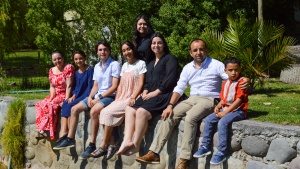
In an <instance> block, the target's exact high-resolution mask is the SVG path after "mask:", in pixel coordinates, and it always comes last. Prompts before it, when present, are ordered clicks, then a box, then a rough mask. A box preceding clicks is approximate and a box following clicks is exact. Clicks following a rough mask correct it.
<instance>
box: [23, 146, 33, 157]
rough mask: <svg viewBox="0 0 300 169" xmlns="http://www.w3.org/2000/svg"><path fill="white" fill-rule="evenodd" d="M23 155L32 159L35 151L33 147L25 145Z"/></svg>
mask: <svg viewBox="0 0 300 169" xmlns="http://www.w3.org/2000/svg"><path fill="white" fill-rule="evenodd" d="M25 157H26V158H27V159H28V160H32V159H34V157H35V151H34V149H33V148H32V147H26V149H25Z"/></svg>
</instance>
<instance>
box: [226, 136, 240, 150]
mask: <svg viewBox="0 0 300 169" xmlns="http://www.w3.org/2000/svg"><path fill="white" fill-rule="evenodd" d="M241 148H242V146H241V143H240V142H239V141H238V140H237V138H236V137H235V136H232V138H231V141H230V144H229V145H228V149H229V150H230V151H239V150H240V149H241Z"/></svg>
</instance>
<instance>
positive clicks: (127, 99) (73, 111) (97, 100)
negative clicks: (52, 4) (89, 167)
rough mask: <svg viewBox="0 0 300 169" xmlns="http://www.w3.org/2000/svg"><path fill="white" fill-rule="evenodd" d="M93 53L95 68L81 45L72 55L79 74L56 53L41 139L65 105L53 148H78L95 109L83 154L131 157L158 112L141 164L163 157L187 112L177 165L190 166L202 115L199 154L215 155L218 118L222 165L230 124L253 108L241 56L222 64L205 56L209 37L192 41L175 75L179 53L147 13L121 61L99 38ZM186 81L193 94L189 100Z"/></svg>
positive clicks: (39, 109)
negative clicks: (83, 118)
mask: <svg viewBox="0 0 300 169" xmlns="http://www.w3.org/2000/svg"><path fill="white" fill-rule="evenodd" d="M95 51H96V53H97V55H98V57H99V59H100V62H99V63H97V64H96V65H95V67H94V68H92V67H91V66H89V65H87V64H86V55H85V54H84V52H83V51H81V50H78V51H75V52H74V53H73V55H72V57H73V60H74V63H75V65H76V66H77V67H78V70H77V71H76V72H75V68H74V67H73V66H72V65H70V64H65V63H64V55H63V54H62V53H61V52H59V51H54V52H53V53H52V54H51V57H52V62H53V64H54V67H52V68H51V69H50V70H49V80H50V95H48V96H47V97H46V98H45V99H44V100H42V101H39V102H37V104H36V124H37V129H38V132H37V136H36V137H38V138H40V137H47V136H48V135H49V136H50V138H51V139H54V136H55V134H54V133H55V132H56V130H57V127H56V124H57V116H58V112H60V108H61V117H62V118H61V130H60V133H59V138H58V139H57V146H55V147H53V149H54V150H61V149H64V148H68V147H74V146H75V132H76V128H77V124H78V119H79V114H80V113H81V112H83V111H85V110H90V121H91V125H90V126H91V136H90V143H89V145H88V147H87V148H86V149H85V151H84V152H83V153H82V154H81V155H80V159H87V158H89V157H101V156H106V159H110V158H111V157H113V155H114V154H115V153H116V154H118V155H133V154H135V153H137V152H139V147H140V143H141V140H142V138H143V136H144V135H145V132H146V131H147V128H148V122H149V120H151V119H152V118H153V117H155V116H159V115H160V116H161V119H162V123H161V125H160V127H159V129H158V132H157V134H156V136H155V138H154V140H153V142H152V145H151V147H150V149H149V152H148V153H147V154H146V155H144V156H140V157H136V161H138V162H141V163H148V164H155V163H160V157H159V153H160V152H161V150H162V148H163V147H164V145H165V143H166V142H167V140H168V137H169V136H170V134H171V132H172V130H173V129H174V127H175V126H176V125H177V124H178V122H179V121H180V120H181V119H182V118H183V117H185V116H186V117H185V126H184V135H183V140H182V144H181V152H180V160H179V163H178V165H177V167H176V168H178V169H179V168H188V161H189V160H190V159H191V158H192V147H193V144H194V140H195V136H196V130H197V124H198V121H199V120H201V119H203V118H204V117H206V116H207V118H206V120H205V127H204V133H203V135H204V138H203V141H202V145H201V147H200V148H199V150H198V151H197V152H196V153H195V154H194V155H193V157H195V158H200V157H204V156H206V155H209V154H211V151H210V149H211V141H212V138H211V137H212V135H213V132H214V129H215V126H216V124H218V132H219V146H218V152H217V153H215V155H214V156H213V158H212V160H211V163H212V164H219V163H221V162H223V161H224V160H225V159H226V157H227V137H228V128H229V125H230V124H231V123H232V122H234V121H238V120H242V119H244V118H245V117H246V110H247V106H248V103H247V102H248V95H247V86H248V84H249V79H248V78H241V77H240V75H239V73H240V71H241V64H240V62H239V61H238V60H237V59H236V58H230V59H228V60H226V62H225V66H224V64H223V63H222V62H220V61H218V60H215V59H213V58H210V57H209V56H208V55H207V45H206V43H205V42H204V41H203V40H201V39H194V40H192V42H191V43H190V52H189V54H190V55H191V57H192V58H193V61H191V62H190V63H188V64H187V65H186V66H184V68H183V70H182V72H181V74H180V77H179V80H178V81H177V79H178V69H179V65H178V62H177V59H176V58H175V57H174V56H173V55H172V54H170V51H169V48H168V45H167V43H166V41H165V39H164V37H163V36H162V35H161V34H159V33H155V32H154V30H153V28H152V26H151V24H150V22H149V20H148V19H147V18H146V17H145V16H144V15H141V16H139V17H138V18H137V19H136V22H135V24H134V35H133V42H130V41H125V42H123V43H122V44H121V47H120V53H121V55H122V56H123V57H124V58H125V59H126V62H125V63H124V64H123V65H122V67H121V66H120V65H119V63H118V62H117V61H115V60H113V59H112V58H111V57H110V53H111V47H110V45H109V44H108V43H107V42H104V41H102V42H99V43H98V44H97V45H96V47H95ZM223 80H224V82H223V84H222V81H223ZM225 80H226V81H225ZM188 85H190V97H189V98H188V99H186V100H183V99H181V98H182V95H183V94H184V90H185V89H186V88H187V87H188ZM73 86H75V87H73ZM221 86H222V90H221ZM219 98H220V99H221V100H220V101H219ZM212 112H215V113H212ZM124 119H125V120H124ZM123 121H125V130H124V138H123V142H122V144H121V145H120V146H119V145H118V143H117V141H116V140H115V139H114V137H113V130H114V128H115V127H116V126H119V125H120V124H121V123H122V122H123ZM99 123H100V124H102V125H103V127H104V136H103V140H102V142H101V143H100V145H99V146H98V148H96V137H97V133H98V128H99Z"/></svg>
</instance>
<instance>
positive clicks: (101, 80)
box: [93, 57, 121, 98]
mask: <svg viewBox="0 0 300 169" xmlns="http://www.w3.org/2000/svg"><path fill="white" fill-rule="evenodd" d="M101 65H102V62H101V61H100V62H99V63H97V64H96V66H95V68H94V75H93V80H96V81H97V82H98V92H97V94H96V95H95V98H96V97H98V96H99V94H102V93H104V92H105V91H106V90H108V89H109V88H110V87H111V86H112V79H113V77H115V78H120V70H121V67H120V64H119V63H118V62H117V61H115V60H113V59H112V58H111V57H109V58H108V59H107V61H106V63H105V64H104V68H103V69H102V66H101ZM114 95H115V93H113V94H112V96H114Z"/></svg>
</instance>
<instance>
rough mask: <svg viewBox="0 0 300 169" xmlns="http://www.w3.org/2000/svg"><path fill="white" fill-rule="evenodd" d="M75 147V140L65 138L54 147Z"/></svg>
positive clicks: (59, 148)
mask: <svg viewBox="0 0 300 169" xmlns="http://www.w3.org/2000/svg"><path fill="white" fill-rule="evenodd" d="M71 147H75V140H74V139H72V140H70V139H65V140H63V141H62V142H61V143H60V144H59V145H57V146H55V147H53V150H62V149H65V148H71Z"/></svg>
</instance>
